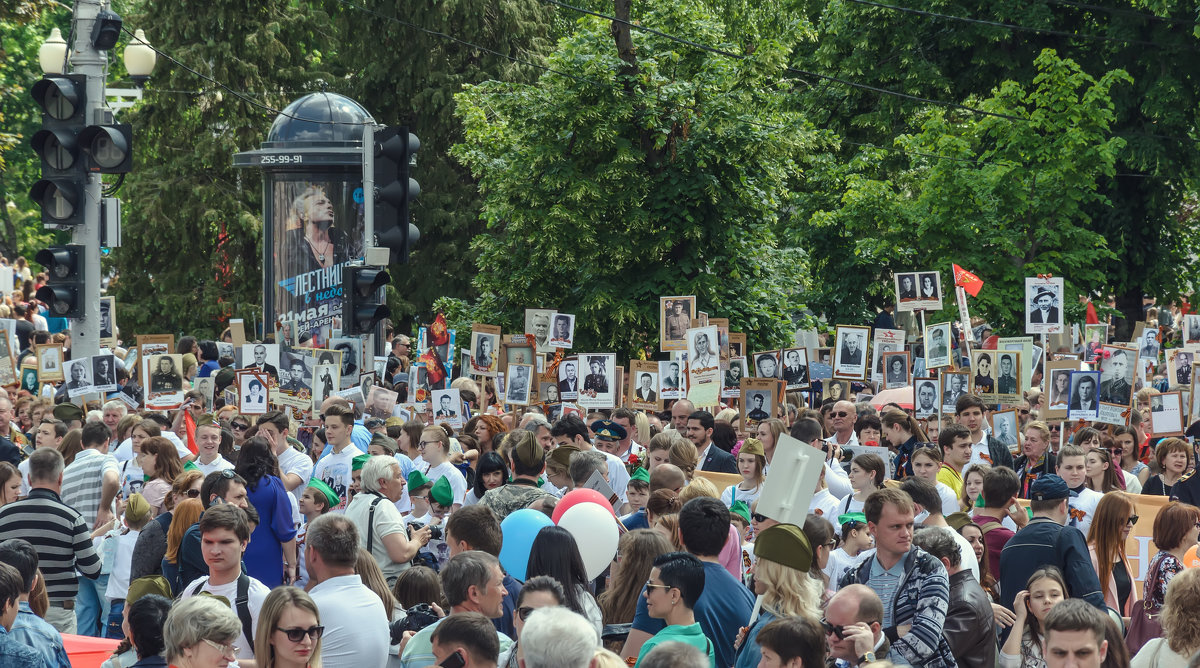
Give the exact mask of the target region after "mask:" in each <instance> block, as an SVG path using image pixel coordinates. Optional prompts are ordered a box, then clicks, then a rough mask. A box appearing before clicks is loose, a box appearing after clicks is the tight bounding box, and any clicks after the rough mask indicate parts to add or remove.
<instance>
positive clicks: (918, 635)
mask: <svg viewBox="0 0 1200 668" xmlns="http://www.w3.org/2000/svg"><path fill="white" fill-rule="evenodd" d="M1076 533H1078V532H1076ZM1085 552H1086V550H1085ZM873 563H875V558H874V557H872V558H870V559H867V560H865V561H863V562H862V564H860V565H859V566H858V568H852V569H850V570H848V571H846V574H845V575H843V576H842V580H841V582H840V583H839V584H838V587H839V588H842V587H845V586H847V585H852V584H864V585H867V586H870V585H869V584H868V581H869V580H870V578H871V565H872V564H873ZM949 609H950V578H949V576H948V575H946V567H945V566H943V565H942V562H940V561H938V560H937V559H935V558H933V555H931V554H929V553H928V552H926V551H925V550H922V549H921V548H919V547H915V546H914V547H913V548H912V549H910V550H909V551H908V554H907V555H906V556H905V557H904V577H903V578H902V579H901V580H900V585H899V586H898V587H897V588H896V598H895V600H893V601H892V624H893V626H890V627H888V628H886V629H883V633H884V635H885V636H887V639H888V641H890V642H891V650H890V651H891V652H892V653H895V654H897V655H899V656H900V657H902V658H903V659H904V660H905V661H907V662H908V663H910V664H912V665H914V666H922V667H923V668H955V667H956V666H957V665H958V663H957V662H956V661H955V660H954V654H953V652H951V650H950V643H948V642H947V641H946V638H945V636H944V635H943V628H944V627H945V625H946V612H947V611H948V610H949ZM905 624H910V625H912V628H911V629H909V631H908V633H906V634H905V635H904V636H900V635H899V632H898V631H897V628H896V627H898V626H904V625H905Z"/></svg>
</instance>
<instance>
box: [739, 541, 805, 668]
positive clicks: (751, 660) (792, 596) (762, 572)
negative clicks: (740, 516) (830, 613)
mask: <svg viewBox="0 0 1200 668" xmlns="http://www.w3.org/2000/svg"><path fill="white" fill-rule="evenodd" d="M754 555H755V562H754V593H755V594H758V595H760V596H762V597H763V598H762V611H761V613H760V614H759V616H758V619H757V620H755V622H754V625H753V626H751V627H750V628H748V629H747V628H743V630H742V632H741V633H739V634H738V641H737V642H735V644H736V645H739V650H738V654H737V661H736V662H735V663H734V668H755V667H756V666H758V665H759V660H760V659H761V658H762V652H761V650H760V648H759V646H758V641H757V637H758V632H759V631H760V630H762V628H763V627H764V626H766V625H767V624H769V623H771V622H772V621H774V620H775V619H778V618H781V617H803V618H805V619H808V620H809V621H812V622H817V621H819V620H820V619H821V593H822V592H821V589H822V588H821V584H820V583H819V582H817V581H816V580H814V579H813V578H812V576H810V575H809V570H810V569H811V568H812V566H813V559H814V556H813V548H812V546H811V545H809V541H808V537H807V536H806V535H805V534H804V531H803V530H802V529H801V528H800V527H798V526H796V525H794V524H776V525H775V526H772V527H770V528H768V529H766V530H765V531H763V532H762V533H761V534H760V535H759V536H758V538H757V539H756V540H755V542H754Z"/></svg>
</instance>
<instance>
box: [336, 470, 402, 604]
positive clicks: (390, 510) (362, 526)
mask: <svg viewBox="0 0 1200 668" xmlns="http://www.w3.org/2000/svg"><path fill="white" fill-rule="evenodd" d="M375 500H379V503H376V504H375V522H374V526H375V531H374V532H373V536H372V542H371V556H372V557H375V563H377V564H379V568H380V569H381V570H382V571H383V576H384V578H386V579H387V580H388V581H389V582H392V581H394V580H395V579H396V578H397V577H399V576H400V574H401V573H403V572H404V571H406V570H408V566H409V563H408V562H404V563H397V562H395V561H392V558H391V556H389V555H388V551H387V546H385V545H384V544H383V538H384V536H390V535H392V534H394V533H405V532H406V531H407V527H405V525H404V518H403V517H402V516H401V515H400V511H398V510H396V505H395V504H394V503H392V502H391V501H389V500H387V498H385V497H382V496H376V495H375V494H370V493H368V492H363V493H362V494H356V495H355V496H354V498H353V499H352V500H351V501H350V505H348V506H346V519H348V520H350V521H351V522H354V526H355V527H357V528H358V546H359V547H366V546H367V531H368V527H369V520H370V516H371V502H373V501H375Z"/></svg>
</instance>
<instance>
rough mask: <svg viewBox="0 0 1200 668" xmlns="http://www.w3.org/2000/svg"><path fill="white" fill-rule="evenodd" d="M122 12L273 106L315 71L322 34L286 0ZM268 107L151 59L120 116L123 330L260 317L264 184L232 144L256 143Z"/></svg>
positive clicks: (171, 48) (218, 1) (118, 257)
mask: <svg viewBox="0 0 1200 668" xmlns="http://www.w3.org/2000/svg"><path fill="white" fill-rule="evenodd" d="M298 9H300V10H302V11H298ZM130 23H132V25H133V26H139V25H145V26H153V34H152V36H150V33H149V32H148V36H150V40H151V42H152V43H153V44H154V45H155V46H156V47H158V48H159V49H160V50H162V51H163V52H165V53H167V54H169V55H170V56H171V57H172V58H174V59H175V60H178V61H179V62H181V63H185V64H189V65H190V66H192V67H194V68H198V69H200V70H202V71H203V73H204V74H206V75H207V76H209V77H212V78H213V79H216V80H218V81H221V82H223V83H225V84H227V85H228V86H230V87H231V88H232V89H233V90H234V91H245V93H244V95H245V97H246V98H249V99H250V100H252V101H254V102H257V103H258V104H260V105H267V106H268V107H275V108H282V107H283V106H284V105H285V104H286V103H287V102H289V101H291V99H292V98H293V97H295V95H294V91H297V90H303V89H305V88H307V87H309V86H310V85H311V82H313V81H315V80H316V79H317V78H319V76H320V53H321V52H320V50H319V49H318V45H327V44H329V43H330V37H329V35H328V34H326V33H325V32H324V31H325V30H327V21H325V20H323V19H322V16H321V14H320V12H318V11H316V10H313V9H311V8H307V7H299V8H298V6H297V3H295V2H292V1H291V0H262V1H261V2H254V3H251V4H246V3H244V2H232V1H230V0H215V1H214V2H210V3H208V4H207V5H206V6H205V8H204V11H203V12H202V13H199V14H198V13H197V12H196V11H195V8H194V7H190V6H184V5H180V4H178V3H146V5H145V8H144V13H141V14H139V15H136V16H134V17H133V19H132V21H130ZM198 88H199V89H201V92H200V93H199V94H194V93H191V92H190V91H196V90H197V89H198ZM274 116H275V114H274V113H271V112H269V111H264V109H262V108H260V107H259V106H257V105H255V104H251V102H249V101H247V99H244V98H243V97H242V96H237V95H234V94H231V93H229V92H227V91H222V90H220V89H219V88H217V87H215V86H213V85H210V84H209V83H208V82H205V81H203V80H202V79H200V78H199V77H197V76H196V75H194V74H191V73H189V72H187V71H186V70H184V69H183V68H181V67H179V66H177V65H175V64H173V63H171V62H163V61H161V60H160V62H159V65H158V67H157V69H156V72H155V75H154V78H153V79H152V82H151V86H150V88H149V89H148V90H147V91H146V100H145V102H143V104H142V105H141V106H140V107H138V108H137V110H136V111H135V112H134V113H131V114H128V115H127V116H126V117H125V118H126V122H131V123H132V124H133V126H134V132H135V133H136V136H137V138H138V143H137V151H136V152H135V164H134V171H133V173H132V174H130V176H129V178H128V179H127V181H126V185H125V188H124V189H123V191H122V193H121V196H122V198H123V199H124V200H125V202H126V205H125V210H124V222H125V235H124V246H123V247H122V248H120V249H119V250H118V251H116V252H115V253H114V256H115V262H116V268H117V270H118V272H119V278H118V280H117V281H116V283H115V286H114V289H115V291H116V295H117V301H118V303H119V304H120V307H119V313H118V322H119V324H120V325H121V327H122V331H123V333H125V334H129V333H133V332H137V333H150V332H161V331H164V330H167V331H171V330H175V331H186V332H191V333H205V332H210V333H211V334H212V335H215V334H216V333H217V332H218V331H219V329H220V328H221V327H222V326H223V323H224V321H225V320H226V319H227V318H228V317H230V316H234V317H243V318H245V319H246V320H247V321H248V322H249V321H252V320H254V319H257V320H259V321H261V319H262V316H261V303H262V292H261V291H262V269H261V267H262V242H261V233H262V232H261V229H262V228H261V220H260V216H261V212H262V209H261V199H262V197H261V192H260V190H261V189H260V187H259V184H258V180H257V178H256V176H255V175H252V174H239V173H236V172H235V171H234V169H233V167H232V156H233V154H234V153H235V152H237V151H241V150H248V149H252V148H257V147H258V144H259V143H260V142H262V141H263V140H264V139H265V138H266V133H267V130H268V128H269V127H270V124H271V121H272V120H273V118H274Z"/></svg>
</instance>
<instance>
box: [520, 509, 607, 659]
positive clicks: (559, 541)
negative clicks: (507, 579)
mask: <svg viewBox="0 0 1200 668" xmlns="http://www.w3.org/2000/svg"><path fill="white" fill-rule="evenodd" d="M537 575H549V576H550V577H552V578H554V579H555V580H558V582H559V584H561V585H562V586H563V593H564V594H565V595H566V597H565V599H564V600H563V604H564V605H565V606H566V607H567V608H568V609H570V610H573V611H574V612H577V613H579V614H581V615H583V616H584V617H587V618H588V621H590V622H591V623H592V626H594V627H596V639H597V641H599V639H600V631H601V629H602V628H603V626H604V621H603V619H602V615H601V614H600V606H598V605H596V599H594V598H592V594H591V592H589V591H588V576H587V570H586V569H584V567H583V557H581V556H580V555H579V546H578V545H576V544H575V537H574V536H572V535H571V532H569V531H567V530H566V529H564V528H562V527H556V526H549V527H543V528H542V530H541V531H539V532H538V535H537V537H536V538H534V539H533V546H532V547H531V548H530V549H529V564H528V566H526V568H525V578H526V579H527V580H528V579H529V578H532V577H534V576H537Z"/></svg>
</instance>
